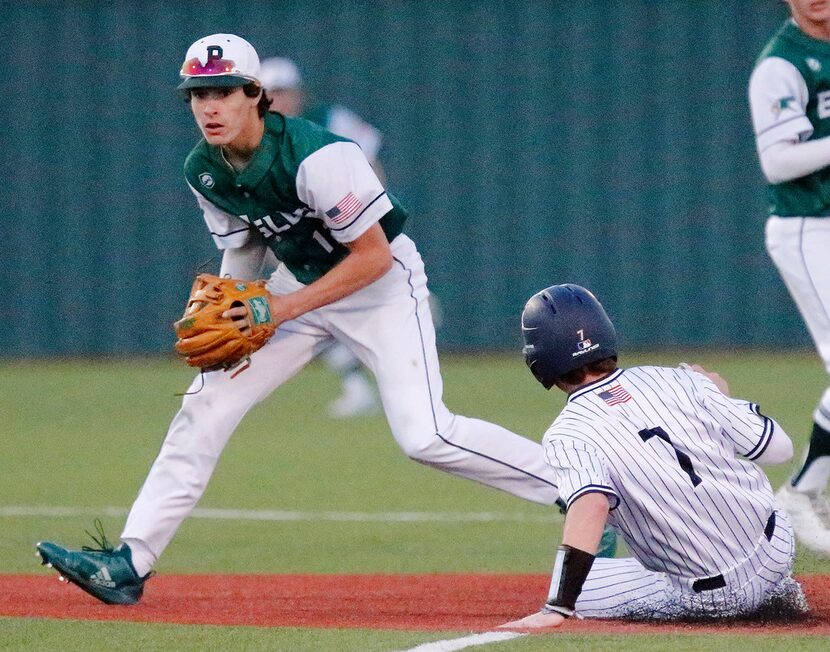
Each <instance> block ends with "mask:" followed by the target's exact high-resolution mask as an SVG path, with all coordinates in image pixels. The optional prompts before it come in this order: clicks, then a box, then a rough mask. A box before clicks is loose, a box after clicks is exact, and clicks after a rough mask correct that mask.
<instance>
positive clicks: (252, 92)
mask: <svg viewBox="0 0 830 652" xmlns="http://www.w3.org/2000/svg"><path fill="white" fill-rule="evenodd" d="M242 92H243V93H245V95H246V96H247V97H256V96H257V95H258V94H259V93H262V96H261V97H260V98H259V104H257V105H256V108H257V112H258V113H259V117H260V118H263V117H265V114H266V113H268V109H269V108H271V100H270V99H269V98H268V95H267V94H266V92H265V91H264V90H263V89H262V86H260V85H258V84H254V83H253V82H252V83H250V84H245V85H244V86H243V87H242Z"/></svg>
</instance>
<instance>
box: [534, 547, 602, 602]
mask: <svg viewBox="0 0 830 652" xmlns="http://www.w3.org/2000/svg"><path fill="white" fill-rule="evenodd" d="M593 564H594V555H592V554H591V553H589V552H585V551H584V550H580V549H579V548H572V547H571V546H566V545H561V546H559V549H558V550H557V551H556V562H555V563H554V565H553V576H552V577H551V580H550V592H549V593H548V601H547V602H546V603H545V610H546V611H555V612H557V613H560V614H562V615H563V616H572V615H573V613H574V609H575V608H576V599H577V598H578V597H579V594H580V593H581V592H582V585H583V584H585V578H586V577H588V572H589V571H590V570H591V566H592V565H593Z"/></svg>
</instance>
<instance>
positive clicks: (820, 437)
mask: <svg viewBox="0 0 830 652" xmlns="http://www.w3.org/2000/svg"><path fill="white" fill-rule="evenodd" d="M828 478H830V432H828V431H827V430H825V429H824V428H822V427H821V426H819V425H818V424H817V423H814V424H813V432H812V434H811V435H810V446H809V448H808V449H807V457H806V458H805V460H804V464H803V465H802V467H801V470H800V471H799V472H798V473H797V474H796V475H795V477H793V479H792V481H791V484H792V486H793V487H795V488H796V489H797V490H798V491H803V492H806V493H819V492H821V491H822V490H823V489H824V488H825V486H826V485H827V480H828Z"/></svg>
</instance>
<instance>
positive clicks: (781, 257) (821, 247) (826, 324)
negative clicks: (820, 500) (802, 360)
mask: <svg viewBox="0 0 830 652" xmlns="http://www.w3.org/2000/svg"><path fill="white" fill-rule="evenodd" d="M766 246H767V251H768V252H769V255H770V257H771V258H772V261H773V262H774V263H775V266H776V267H777V268H778V272H779V273H780V274H781V278H782V279H783V280H784V284H785V285H786V286H787V289H788V290H789V292H790V295H791V296H792V298H793V301H795V305H796V306H797V307H798V311H799V312H800V313H801V317H802V318H803V319H804V323H805V324H806V325H807V330H809V331H810V335H811V336H812V338H813V342H814V343H815V346H816V349H818V353H819V355H820V356H821V359H822V361H823V362H824V367H825V368H826V369H827V372H828V373H830V255H828V252H830V218H826V217H770V218H769V219H768V220H767V224H766ZM813 420H814V421H815V422H816V423H817V424H818V425H819V426H821V427H822V428H824V429H825V430H828V431H830V387H828V388H827V389H826V390H825V391H824V394H823V395H822V397H821V400H820V401H819V404H818V406H817V407H816V409H815V412H814V413H813Z"/></svg>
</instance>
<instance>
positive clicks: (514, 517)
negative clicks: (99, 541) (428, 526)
mask: <svg viewBox="0 0 830 652" xmlns="http://www.w3.org/2000/svg"><path fill="white" fill-rule="evenodd" d="M128 511H129V510H128V509H127V508H126V507H51V506H25V505H22V506H19V505H8V506H0V518H3V517H7V518H8V517H42V516H50V517H78V516H112V517H118V516H126V515H127V513H128ZM190 518H199V519H213V520H225V521H308V522H322V521H341V522H355V523H500V522H510V523H551V522H554V521H557V520H561V516H560V515H559V514H558V513H557V512H556V510H551V513H548V514H543V515H538V516H536V515H533V514H520V513H519V514H510V513H504V512H332V511H326V512H303V511H289V510H270V509H210V508H201V507H197V508H196V509H194V510H193V512H192V513H191V515H190Z"/></svg>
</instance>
